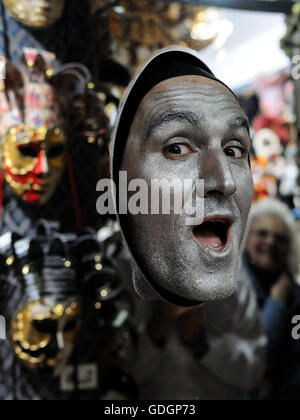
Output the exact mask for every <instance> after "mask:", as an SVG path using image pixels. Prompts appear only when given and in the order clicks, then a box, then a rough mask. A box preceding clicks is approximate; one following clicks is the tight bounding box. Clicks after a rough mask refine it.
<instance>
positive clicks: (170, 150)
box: [165, 144, 191, 159]
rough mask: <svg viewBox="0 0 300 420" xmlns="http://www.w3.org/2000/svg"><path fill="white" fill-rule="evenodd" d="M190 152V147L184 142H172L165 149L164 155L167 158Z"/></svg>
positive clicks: (181, 155)
mask: <svg viewBox="0 0 300 420" xmlns="http://www.w3.org/2000/svg"><path fill="white" fill-rule="evenodd" d="M190 153H191V149H190V148H189V147H188V146H186V145H184V144H172V145H171V146H168V147H167V148H166V149H165V156H166V157H167V158H169V159H176V158H177V157H183V156H187V155H189V154H190Z"/></svg>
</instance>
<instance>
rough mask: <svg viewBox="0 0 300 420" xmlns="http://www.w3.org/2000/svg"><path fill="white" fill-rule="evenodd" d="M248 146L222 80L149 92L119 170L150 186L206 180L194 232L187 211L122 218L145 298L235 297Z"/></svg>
mask: <svg viewBox="0 0 300 420" xmlns="http://www.w3.org/2000/svg"><path fill="white" fill-rule="evenodd" d="M181 51H182V50H181ZM187 54H191V55H192V53H191V52H187ZM194 57H195V56H194ZM125 109H126V108H125ZM123 110H124V108H123ZM164 114H167V115H168V116H167V117H166V119H165V121H164V118H161V122H162V123H161V124H160V125H159V126H157V127H155V129H154V130H152V133H151V135H150V136H148V134H149V129H148V128H149V126H150V127H153V120H155V118H156V117H157V115H160V116H163V115H164ZM178 116H179V117H178ZM184 116H185V117H184ZM119 120H120V117H119ZM154 125H155V124H154ZM116 132H118V130H117V129H116ZM146 133H148V134H146ZM115 141H116V142H118V136H117V138H116V140H115ZM123 141H125V140H124V139H123ZM116 142H115V143H114V146H115V147H116V145H117V144H116ZM249 148H250V138H249V133H248V130H247V118H246V117H245V115H244V113H243V111H242V109H241V108H240V105H239V104H238V102H237V100H236V98H235V96H234V95H233V94H232V93H231V92H230V90H229V89H227V88H226V87H225V86H223V85H222V84H221V83H219V82H217V81H213V80H210V79H207V78H204V77H200V76H181V77H177V78H172V79H169V80H165V81H164V82H162V83H160V84H159V85H157V86H155V87H154V88H153V89H151V90H150V92H148V93H147V94H146V96H145V97H144V99H143V101H142V103H141V104H140V105H139V108H138V110H137V112H136V114H135V118H134V120H133V122H132V124H131V129H130V134H129V137H128V139H127V142H126V146H125V149H124V152H123V160H122V164H121V168H119V169H122V170H123V171H127V172H128V182H130V180H132V179H135V178H141V179H144V180H145V181H146V182H147V184H148V185H150V183H151V180H152V179H170V180H174V179H180V180H181V181H182V182H183V181H184V180H185V179H204V181H205V197H204V198H205V199H204V202H205V214H204V216H205V219H204V223H203V224H202V225H201V226H196V227H193V226H187V224H186V215H185V214H184V213H183V214H182V215H179V216H178V215H172V214H171V215H162V214H160V215H137V216H132V215H130V214H129V215H124V216H119V222H120V225H121V228H122V231H123V235H124V237H125V240H126V242H127V244H128V245H129V249H130V251H131V253H132V257H133V261H134V273H135V286H136V289H137V291H138V292H139V294H141V295H142V297H145V298H147V297H155V296H156V297H157V295H160V296H162V297H163V298H164V299H166V300H168V301H170V302H171V303H175V304H176V303H177V304H180V305H183V306H184V305H186V306H189V305H193V304H197V303H199V302H203V301H211V300H218V299H223V298H226V297H228V296H230V295H231V294H232V293H233V291H234V289H235V285H236V277H237V270H238V258H239V254H240V246H241V242H242V239H243V235H244V232H245V227H246V223H247V217H248V213H249V209H250V205H251V202H252V198H253V181H252V175H251V170H250V166H249V161H248V152H249ZM113 162H114V161H113ZM113 169H115V170H116V167H113ZM113 173H116V172H115V171H114V172H113Z"/></svg>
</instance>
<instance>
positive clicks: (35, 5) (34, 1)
mask: <svg viewBox="0 0 300 420" xmlns="http://www.w3.org/2000/svg"><path fill="white" fill-rule="evenodd" d="M4 3H5V5H6V6H7V7H8V8H9V10H10V11H11V13H12V14H13V16H14V18H15V19H17V20H18V21H20V22H21V23H23V24H24V25H27V26H29V27H32V28H47V27H49V26H51V25H53V24H54V23H55V22H56V21H57V20H58V19H60V18H61V16H62V14H63V11H64V7H65V0H4Z"/></svg>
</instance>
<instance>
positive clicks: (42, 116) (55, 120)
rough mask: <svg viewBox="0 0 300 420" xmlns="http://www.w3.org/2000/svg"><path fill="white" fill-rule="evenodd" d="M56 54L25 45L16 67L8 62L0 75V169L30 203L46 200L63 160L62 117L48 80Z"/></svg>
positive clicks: (56, 98) (55, 185) (63, 137)
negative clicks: (3, 77) (4, 77)
mask: <svg viewBox="0 0 300 420" xmlns="http://www.w3.org/2000/svg"><path fill="white" fill-rule="evenodd" d="M53 61H54V56H53V55H52V54H50V53H45V52H44V53H41V54H38V53H37V51H35V50H29V49H27V50H25V52H24V57H23V66H22V68H21V69H20V70H19V69H17V68H16V67H14V66H13V65H12V64H11V63H7V65H6V79H5V80H1V81H0V83H1V91H0V109H1V117H0V134H1V137H2V139H1V140H2V168H3V174H4V177H5V179H6V181H7V183H8V184H9V186H10V187H11V189H12V190H13V191H14V193H15V194H16V195H17V196H18V197H20V198H21V199H22V200H24V201H25V202H28V203H30V204H40V205H42V204H45V203H47V202H48V200H49V199H50V198H51V196H52V195H53V193H54V192H55V190H56V187H57V184H58V182H59V181H60V179H61V177H62V175H63V172H64V169H65V164H66V147H67V139H66V132H65V122H64V120H63V117H62V112H61V109H60V107H59V104H58V102H59V101H58V94H57V92H56V90H55V86H54V85H53V84H52V81H51V76H52V75H53Z"/></svg>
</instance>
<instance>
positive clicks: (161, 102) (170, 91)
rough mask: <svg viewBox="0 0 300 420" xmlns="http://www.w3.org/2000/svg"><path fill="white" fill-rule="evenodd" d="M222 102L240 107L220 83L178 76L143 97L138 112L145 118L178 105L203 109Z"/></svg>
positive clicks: (202, 78) (162, 83)
mask: <svg viewBox="0 0 300 420" xmlns="http://www.w3.org/2000/svg"><path fill="white" fill-rule="evenodd" d="M222 102H226V103H229V102H230V103H231V104H232V105H235V106H236V108H237V109H240V110H241V108H240V105H239V103H238V101H237V99H236V98H235V96H234V95H233V94H232V92H230V90H229V89H228V88H227V87H225V86H224V85H223V84H222V83H220V82H217V81H215V80H211V79H208V78H206V77H203V76H180V77H176V78H172V79H168V80H165V81H163V82H161V83H159V84H158V85H156V86H155V87H154V88H153V89H151V90H150V91H149V92H148V93H147V95H146V96H145V97H144V99H143V101H142V102H141V105H140V107H139V110H141V111H144V113H145V116H148V117H149V116H150V115H151V114H149V113H151V111H152V110H153V108H154V111H155V112H156V111H158V109H159V110H160V111H162V110H163V109H164V108H166V107H178V105H180V104H184V105H185V106H188V105H189V104H190V105H191V106H193V107H194V106H195V104H196V105H197V106H199V107H203V108H204V109H205V105H208V104H216V105H219V106H220V105H221V103H222Z"/></svg>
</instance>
